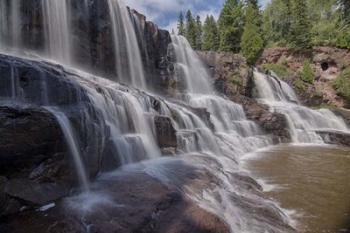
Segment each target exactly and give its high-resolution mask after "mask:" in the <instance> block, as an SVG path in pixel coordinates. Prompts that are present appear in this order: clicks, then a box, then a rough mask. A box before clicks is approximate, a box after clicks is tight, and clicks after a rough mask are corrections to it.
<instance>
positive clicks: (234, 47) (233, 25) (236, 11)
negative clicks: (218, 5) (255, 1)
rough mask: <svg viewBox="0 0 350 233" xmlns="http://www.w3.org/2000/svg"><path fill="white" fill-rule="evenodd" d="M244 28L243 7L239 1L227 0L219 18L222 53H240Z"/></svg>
mask: <svg viewBox="0 0 350 233" xmlns="http://www.w3.org/2000/svg"><path fill="white" fill-rule="evenodd" d="M243 26H244V16H243V5H242V4H241V3H240V1H238V0H226V2H225V4H224V6H223V9H222V11H221V13H220V17H219V31H220V50H221V51H229V52H239V51H240V43H241V37H242V33H243Z"/></svg>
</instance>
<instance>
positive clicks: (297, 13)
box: [291, 0, 311, 49]
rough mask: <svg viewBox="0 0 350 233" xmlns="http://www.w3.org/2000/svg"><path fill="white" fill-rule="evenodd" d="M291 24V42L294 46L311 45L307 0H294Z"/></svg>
mask: <svg viewBox="0 0 350 233" xmlns="http://www.w3.org/2000/svg"><path fill="white" fill-rule="evenodd" d="M292 16H293V17H292V18H293V19H292V25H291V42H292V44H293V45H294V47H297V48H301V49H305V48H310V47H311V35H310V29H311V25H310V22H309V18H308V7H307V3H306V2H305V0H294V7H293V14H292Z"/></svg>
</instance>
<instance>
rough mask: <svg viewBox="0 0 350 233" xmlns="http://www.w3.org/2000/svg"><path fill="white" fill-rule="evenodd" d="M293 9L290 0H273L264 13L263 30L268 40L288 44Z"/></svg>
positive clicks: (278, 43) (273, 42)
mask: <svg viewBox="0 0 350 233" xmlns="http://www.w3.org/2000/svg"><path fill="white" fill-rule="evenodd" d="M291 18H292V9H291V5H290V0H272V1H271V2H270V3H269V4H268V5H267V6H266V8H265V11H264V14H263V30H264V35H265V38H266V40H268V42H270V43H272V44H277V45H282V46H286V45H287V44H288V41H289V39H290V25H291Z"/></svg>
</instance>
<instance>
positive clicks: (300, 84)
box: [293, 79, 306, 91]
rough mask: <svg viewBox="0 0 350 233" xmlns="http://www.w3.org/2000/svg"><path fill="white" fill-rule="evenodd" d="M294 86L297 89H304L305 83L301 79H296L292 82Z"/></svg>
mask: <svg viewBox="0 0 350 233" xmlns="http://www.w3.org/2000/svg"><path fill="white" fill-rule="evenodd" d="M293 85H294V87H295V88H297V89H298V90H299V91H305V90H306V85H305V83H304V82H303V81H302V80H301V79H297V80H295V81H294V83H293Z"/></svg>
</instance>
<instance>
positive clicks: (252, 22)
mask: <svg viewBox="0 0 350 233" xmlns="http://www.w3.org/2000/svg"><path fill="white" fill-rule="evenodd" d="M259 17H260V13H259V9H258V8H256V6H255V5H254V4H253V3H248V6H247V9H246V20H245V21H246V23H245V26H244V32H243V35H242V42H241V47H242V50H241V52H242V54H243V56H244V57H245V58H246V59H247V63H248V64H250V65H253V64H254V63H255V62H256V60H257V59H258V57H259V56H260V54H261V52H262V51H263V49H264V40H263V35H262V33H261V29H260V25H259V21H260V20H259V19H258V18H259Z"/></svg>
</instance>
